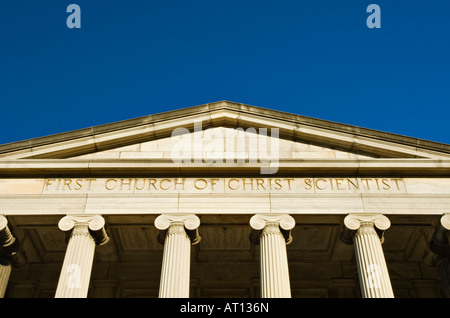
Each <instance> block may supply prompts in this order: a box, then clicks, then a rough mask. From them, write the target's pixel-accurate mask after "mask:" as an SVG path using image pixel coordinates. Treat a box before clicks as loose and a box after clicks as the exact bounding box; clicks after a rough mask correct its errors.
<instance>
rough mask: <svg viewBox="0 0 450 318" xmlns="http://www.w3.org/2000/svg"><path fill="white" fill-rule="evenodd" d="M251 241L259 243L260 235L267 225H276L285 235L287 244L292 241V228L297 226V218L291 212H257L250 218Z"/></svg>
mask: <svg viewBox="0 0 450 318" xmlns="http://www.w3.org/2000/svg"><path fill="white" fill-rule="evenodd" d="M249 223H250V227H251V228H252V231H251V233H250V241H251V242H252V243H253V244H259V237H260V235H261V233H262V231H263V230H264V228H266V227H269V226H270V227H276V228H277V229H279V230H280V232H281V234H282V235H283V236H284V239H285V241H286V244H290V243H291V242H292V236H291V230H292V229H293V228H294V226H295V219H294V218H293V217H292V216H290V215H289V214H255V215H253V216H252V217H251V219H250V222H249Z"/></svg>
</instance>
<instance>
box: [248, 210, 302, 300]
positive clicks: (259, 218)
mask: <svg viewBox="0 0 450 318" xmlns="http://www.w3.org/2000/svg"><path fill="white" fill-rule="evenodd" d="M250 226H251V227H252V233H251V235H250V240H251V241H252V243H254V244H259V245H260V258H261V259H260V276H261V297H263V298H290V297H291V286H290V282H289V268H288V259H287V251H286V244H289V243H290V242H291V241H292V237H291V236H290V230H291V229H293V228H294V226H295V220H294V218H293V217H292V216H290V215H286V214H285V215H260V214H257V215H254V216H253V217H252V218H251V219H250Z"/></svg>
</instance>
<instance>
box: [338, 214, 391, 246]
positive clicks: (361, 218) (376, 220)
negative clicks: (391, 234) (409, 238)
mask: <svg viewBox="0 0 450 318" xmlns="http://www.w3.org/2000/svg"><path fill="white" fill-rule="evenodd" d="M390 226H391V221H390V220H389V219H388V218H387V217H386V216H385V215H383V214H349V215H347V216H346V217H345V219H344V229H343V231H342V233H341V240H342V241H343V242H344V243H346V244H353V236H354V235H355V234H356V233H357V231H358V230H359V229H360V228H362V227H373V228H374V229H375V231H376V232H377V234H378V236H379V237H380V240H381V242H383V240H384V231H386V230H387V229H388V228H389V227H390Z"/></svg>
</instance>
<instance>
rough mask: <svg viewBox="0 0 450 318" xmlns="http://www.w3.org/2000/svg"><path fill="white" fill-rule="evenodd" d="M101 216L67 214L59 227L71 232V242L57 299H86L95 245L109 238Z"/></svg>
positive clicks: (69, 240) (60, 277)
mask: <svg viewBox="0 0 450 318" xmlns="http://www.w3.org/2000/svg"><path fill="white" fill-rule="evenodd" d="M104 225H105V220H104V219H103V217H101V216H100V215H91V216H87V215H86V216H85V215H82V216H71V215H68V216H65V217H63V218H62V219H61V220H60V221H59V223H58V226H59V228H60V229H61V230H62V231H65V232H66V233H67V234H68V245H67V250H66V254H65V257H64V263H63V266H62V269H61V274H60V276H59V281H58V287H57V289H56V294H55V298H85V297H87V294H88V289H89V282H90V277H91V271H92V264H93V261H94V252H95V245H96V244H98V245H104V244H106V243H107V242H108V241H109V237H108V235H107V234H106V231H105V228H104Z"/></svg>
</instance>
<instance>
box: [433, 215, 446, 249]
mask: <svg viewBox="0 0 450 318" xmlns="http://www.w3.org/2000/svg"><path fill="white" fill-rule="evenodd" d="M449 231H450V214H444V215H443V216H442V217H441V219H440V222H439V224H438V226H437V227H436V230H435V232H434V234H433V239H432V240H431V243H430V249H431V250H432V252H433V253H435V254H440V255H443V254H449V249H450V247H449V241H448V237H447V235H448V233H449Z"/></svg>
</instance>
